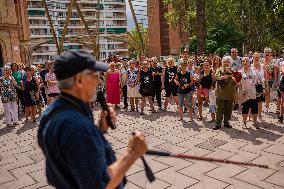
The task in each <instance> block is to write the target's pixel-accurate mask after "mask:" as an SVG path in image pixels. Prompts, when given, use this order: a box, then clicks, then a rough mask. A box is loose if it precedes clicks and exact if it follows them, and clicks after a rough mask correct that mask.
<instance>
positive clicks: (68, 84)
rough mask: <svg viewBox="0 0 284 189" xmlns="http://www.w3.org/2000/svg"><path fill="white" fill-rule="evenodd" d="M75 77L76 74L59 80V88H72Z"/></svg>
mask: <svg viewBox="0 0 284 189" xmlns="http://www.w3.org/2000/svg"><path fill="white" fill-rule="evenodd" d="M74 77H75V76H72V77H68V78H66V79H62V80H59V81H58V83H57V85H58V88H59V89H60V90H62V89H70V88H72V87H73V85H74Z"/></svg>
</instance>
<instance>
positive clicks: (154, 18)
mask: <svg viewBox="0 0 284 189" xmlns="http://www.w3.org/2000/svg"><path fill="white" fill-rule="evenodd" d="M161 1H163V0H151V1H148V19H149V41H150V49H149V56H150V57H152V56H157V57H160V56H161V55H162V49H161V46H163V44H161V36H160V35H161V32H160V31H161V28H160V16H162V15H160V10H161V7H160V3H161ZM169 9H170V7H169ZM167 43H169V48H170V49H169V52H170V53H169V54H167V55H170V54H172V55H178V54H179V51H180V46H181V40H180V37H179V33H178V31H174V30H173V28H172V27H169V41H168V42H167Z"/></svg>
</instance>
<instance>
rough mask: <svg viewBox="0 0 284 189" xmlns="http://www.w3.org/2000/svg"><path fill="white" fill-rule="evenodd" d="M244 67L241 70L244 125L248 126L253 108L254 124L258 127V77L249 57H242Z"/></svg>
mask: <svg viewBox="0 0 284 189" xmlns="http://www.w3.org/2000/svg"><path fill="white" fill-rule="evenodd" d="M242 65H243V69H242V70H240V71H239V72H240V73H241V74H242V79H241V81H240V83H239V85H240V101H241V104H242V116H243V122H244V126H243V128H247V126H246V124H247V118H248V113H249V110H251V113H252V116H253V124H254V126H255V127H256V128H257V129H258V128H259V127H258V125H257V122H256V120H257V114H258V105H257V100H256V84H257V83H258V77H257V75H256V73H255V72H254V70H253V69H252V68H250V65H249V58H248V57H244V58H243V59H242Z"/></svg>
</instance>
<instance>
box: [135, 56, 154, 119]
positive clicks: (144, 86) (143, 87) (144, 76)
mask: <svg viewBox="0 0 284 189" xmlns="http://www.w3.org/2000/svg"><path fill="white" fill-rule="evenodd" d="M148 66H149V65H148V62H147V61H144V62H143V63H142V69H141V70H140V72H139V74H138V81H139V82H140V89H139V93H140V94H141V95H142V100H141V115H144V105H145V102H146V98H148V100H149V103H150V106H151V111H152V113H154V112H155V109H154V105H153V101H152V96H153V74H152V71H151V70H150V69H149V67H148Z"/></svg>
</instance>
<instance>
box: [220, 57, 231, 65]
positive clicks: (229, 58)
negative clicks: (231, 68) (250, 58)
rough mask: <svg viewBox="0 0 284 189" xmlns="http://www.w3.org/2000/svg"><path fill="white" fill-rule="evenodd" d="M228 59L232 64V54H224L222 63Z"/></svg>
mask: <svg viewBox="0 0 284 189" xmlns="http://www.w3.org/2000/svg"><path fill="white" fill-rule="evenodd" d="M226 61H229V62H230V65H231V64H232V63H233V59H232V58H231V57H230V56H224V57H223V58H222V64H223V63H224V62H226Z"/></svg>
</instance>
